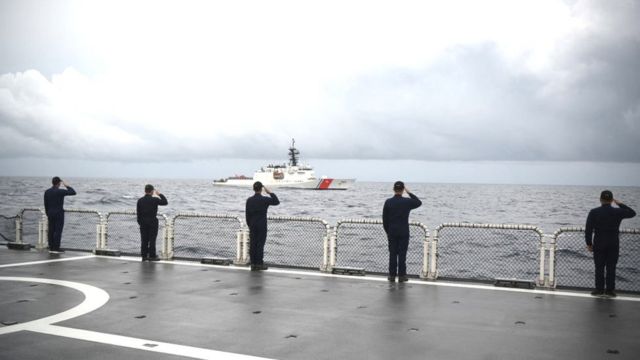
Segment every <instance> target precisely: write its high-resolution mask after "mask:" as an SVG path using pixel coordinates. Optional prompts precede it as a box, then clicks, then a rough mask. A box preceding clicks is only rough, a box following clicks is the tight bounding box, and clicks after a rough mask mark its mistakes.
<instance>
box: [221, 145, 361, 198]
mask: <svg viewBox="0 0 640 360" xmlns="http://www.w3.org/2000/svg"><path fill="white" fill-rule="evenodd" d="M295 144H296V141H295V139H294V140H292V142H291V147H290V148H289V163H288V164H278V165H273V164H270V165H267V166H263V167H262V168H260V169H259V170H257V171H256V172H255V173H254V174H253V177H249V176H244V175H235V176H230V177H228V178H225V179H219V180H214V181H213V185H215V186H234V187H251V186H252V185H253V183H254V182H256V181H260V182H262V184H264V185H265V186H266V187H268V188H277V187H280V188H296V189H310V190H347V189H348V188H350V187H351V186H352V185H353V184H354V183H355V181H356V179H335V178H329V177H325V176H323V177H320V178H317V177H316V176H315V172H314V170H313V168H312V167H311V166H309V165H307V164H301V163H300V162H299V155H300V151H298V149H296V147H295Z"/></svg>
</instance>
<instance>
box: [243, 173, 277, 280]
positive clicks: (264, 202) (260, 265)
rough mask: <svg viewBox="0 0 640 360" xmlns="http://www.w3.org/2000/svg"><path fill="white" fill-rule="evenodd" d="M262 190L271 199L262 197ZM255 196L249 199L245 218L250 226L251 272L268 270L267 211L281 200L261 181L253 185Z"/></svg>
mask: <svg viewBox="0 0 640 360" xmlns="http://www.w3.org/2000/svg"><path fill="white" fill-rule="evenodd" d="M262 190H264V192H266V193H267V194H269V197H267V196H262ZM253 191H254V192H255V194H254V195H253V196H252V197H250V198H248V199H247V204H246V208H245V216H246V219H247V226H249V239H250V240H249V241H250V243H249V257H250V259H251V271H259V270H266V269H267V266H265V264H264V260H263V258H264V244H265V243H266V242H267V209H268V208H269V205H274V206H275V205H278V204H280V200H278V197H277V196H276V194H274V193H272V192H271V191H269V189H267V188H266V187H265V186H263V185H262V183H261V182H260V181H256V182H255V183H254V184H253Z"/></svg>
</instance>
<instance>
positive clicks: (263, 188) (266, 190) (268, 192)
mask: <svg viewBox="0 0 640 360" xmlns="http://www.w3.org/2000/svg"><path fill="white" fill-rule="evenodd" d="M262 190H264V192H265V193H267V194H271V191H269V189H267V187H266V186H263V187H262Z"/></svg>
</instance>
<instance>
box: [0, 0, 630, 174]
mask: <svg viewBox="0 0 640 360" xmlns="http://www.w3.org/2000/svg"><path fill="white" fill-rule="evenodd" d="M639 59H640V1H630V0H616V1H610V0H601V1H593V0H588V1H569V0H567V1H560V0H555V1H554V0H532V1H524V0H523V1H512V0H504V1H474V0H469V1H456V0H453V1H451V0H448V1H388V2H381V1H371V0H367V1H322V2H307V1H300V0H296V1H217V2H214V1H157V0H155V1H132V0H128V1H113V0H110V1H30V0H29V1H25V0H16V1H8V0H0V175H50V172H51V171H52V170H55V167H58V166H62V164H65V166H66V167H64V168H65V169H69V170H68V171H71V173H72V175H99V176H101V175H102V174H101V173H100V172H97V173H96V171H97V170H95V169H98V168H100V169H108V170H106V172H107V174H113V175H117V176H137V172H136V171H134V170H132V169H138V170H137V171H138V172H139V171H140V169H142V171H145V170H144V169H148V171H157V172H165V173H168V174H167V176H169V175H171V167H172V166H173V167H175V166H177V167H178V168H180V169H182V172H181V173H180V174H181V175H183V176H185V175H186V176H189V175H193V176H195V177H201V176H204V177H207V176H216V177H220V176H225V175H231V174H232V173H235V172H238V173H239V172H245V173H247V172H250V170H253V169H255V168H256V167H258V166H260V164H261V163H262V162H263V161H266V160H282V161H284V160H286V148H287V147H288V145H289V143H290V139H291V138H294V137H295V138H296V141H297V144H298V145H299V148H300V150H301V151H302V153H303V155H304V156H305V158H306V159H316V161H317V162H319V163H322V164H323V167H322V170H323V172H325V173H329V174H327V175H330V176H331V175H336V176H346V175H350V176H353V175H351V173H352V172H353V168H354V166H356V165H354V163H353V160H355V159H364V160H371V161H373V162H367V164H368V167H369V168H371V169H373V168H380V167H385V166H388V165H389V164H391V163H392V160H394V159H400V160H403V161H405V162H404V163H403V164H412V165H407V166H406V167H402V166H396V167H395V168H393V170H394V172H396V171H397V172H400V173H401V174H399V176H397V177H402V176H403V174H402V173H403V172H405V173H406V174H407V175H410V176H411V177H415V178H416V179H417V180H424V181H428V180H433V179H432V178H430V177H429V175H427V174H426V172H427V171H426V170H425V169H416V168H417V167H421V166H419V164H427V163H432V162H433V163H434V164H445V165H446V164H450V165H451V164H462V165H460V166H462V167H464V168H465V169H468V171H467V172H465V173H464V174H460V177H461V181H463V182H474V181H473V179H472V178H470V176H472V175H473V174H477V169H478V164H487V163H488V162H489V163H493V164H502V165H501V166H503V167H504V168H505V169H511V171H512V172H515V173H512V174H511V175H510V176H509V177H505V180H504V181H505V182H511V181H515V182H519V181H525V182H526V180H509V179H514V178H516V179H520V178H521V177H523V176H522V174H521V173H518V171H520V170H517V169H518V167H517V166H516V167H514V166H513V164H515V163H517V164H527V163H529V164H533V165H531V166H533V168H536V169H537V168H539V165H540V164H551V165H549V166H550V167H547V168H546V169H547V170H551V169H552V168H553V167H554V166H555V167H556V168H557V167H558V166H557V164H561V163H562V162H567V164H574V165H568V166H569V167H571V168H573V169H574V170H573V171H574V172H573V173H572V174H573V175H570V176H568V177H566V176H565V177H561V178H560V179H564V180H557V182H566V183H577V184H578V183H583V182H585V179H584V178H583V177H584V176H586V175H587V174H591V172H594V171H593V169H598V168H599V166H601V168H602V169H620V170H621V171H622V170H623V171H624V172H625V174H626V175H625V179H626V180H625V179H622V180H621V179H618V178H616V176H618V175H616V174H615V171H614V173H613V174H611V175H607V176H609V177H607V176H603V177H601V178H599V180H597V181H595V180H594V181H593V182H597V183H603V184H606V183H608V182H611V183H615V184H627V185H640V165H639V164H640V147H639V145H638V144H639V140H640V60H639ZM52 159H55V160H53V161H52ZM236 159H246V160H247V161H241V162H238V161H237V160H236ZM326 159H331V160H332V162H328V161H325V160H326ZM252 160H253V161H252ZM407 161H408V162H407ZM332 163H333V164H335V166H332V165H331V164H332ZM51 164H53V165H54V169H51V166H52V165H51ZM141 164H144V165H141ZM198 164H199V165H198ZM202 164H208V165H207V166H203V165H202ZM212 164H213V165H212ZM234 164H238V165H242V168H241V169H238V171H233V172H232V173H230V174H223V173H220V172H221V171H222V170H224V171H232V170H231V168H232V167H233V165H234ZM385 164H386V165H385ZM416 164H418V165H416ZM575 164H578V165H575ZM580 164H585V165H584V168H583V167H581V165H580ZM587 164H588V165H587ZM598 164H599V165H598ZM216 166H217V170H215V171H214V170H212V169H213V168H216ZM456 166H458V165H456ZM518 166H520V165H518ZM522 166H525V167H526V165H522ZM368 167H367V166H360V165H358V166H357V169H358V172H359V173H358V174H356V175H360V176H357V177H359V178H364V179H368V180H387V178H386V177H385V178H383V176H380V175H377V174H378V170H368ZM203 168H204V169H206V170H203ZM424 168H426V166H425V167H424ZM441 168H442V169H441V171H443V172H447V171H449V170H450V171H452V172H453V173H456V171H455V166H453V167H449V168H448V167H447V166H444V165H443V166H441ZM480 168H482V166H480ZM530 168H531V167H530ZM71 169H74V170H71ZM91 169H94V170H91ZM127 169H129V170H127ZM587 169H591V170H587ZM74 171H75V173H74ZM422 171H424V172H425V174H424V176H421V174H422ZM522 171H524V170H522ZM332 172H333V173H332ZM360 173H361V174H360ZM524 173H526V171H525V172H524ZM594 173H597V171H595V172H594ZM394 176H395V175H394ZM450 177H451V176H450V174H449V175H447V176H444V177H443V178H445V179H448V178H450ZM547 178H548V176H547ZM436 180H437V179H436ZM494 181H495V182H501V181H499V180H497V181H496V180H494ZM529 181H530V182H543V183H544V181H543V180H540V181H538V180H529ZM554 181H555V180H554ZM554 181H551V182H554ZM587 182H588V181H587Z"/></svg>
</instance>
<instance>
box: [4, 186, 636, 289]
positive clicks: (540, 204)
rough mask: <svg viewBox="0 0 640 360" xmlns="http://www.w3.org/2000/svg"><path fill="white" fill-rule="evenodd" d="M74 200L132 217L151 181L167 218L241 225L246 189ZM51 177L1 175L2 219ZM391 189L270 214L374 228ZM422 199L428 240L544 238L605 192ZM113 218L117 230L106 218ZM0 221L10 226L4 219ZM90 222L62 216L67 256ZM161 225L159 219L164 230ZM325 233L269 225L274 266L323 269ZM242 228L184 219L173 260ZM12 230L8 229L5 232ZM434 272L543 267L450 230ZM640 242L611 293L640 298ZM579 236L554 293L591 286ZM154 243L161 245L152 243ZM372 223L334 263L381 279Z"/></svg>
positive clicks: (87, 189) (437, 190)
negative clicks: (150, 191) (435, 235)
mask: <svg viewBox="0 0 640 360" xmlns="http://www.w3.org/2000/svg"><path fill="white" fill-rule="evenodd" d="M66 180H67V181H68V182H69V184H70V185H72V186H73V187H74V188H75V189H76V191H77V192H78V195H76V196H72V197H67V198H66V202H65V206H66V208H67V209H86V210H96V211H98V212H100V213H106V212H113V211H121V210H135V205H136V201H137V199H138V198H139V197H140V196H142V195H143V188H144V185H145V184H146V183H151V184H153V185H154V186H155V187H156V188H157V189H158V190H160V191H161V192H162V193H163V194H165V195H166V196H167V198H168V200H169V205H168V206H166V207H161V208H160V210H161V212H163V213H164V214H166V215H168V216H170V217H171V216H173V215H176V214H177V213H179V212H188V213H193V212H196V213H206V214H228V215H234V216H238V217H240V218H241V219H243V218H244V205H245V200H246V198H247V197H249V196H251V195H252V194H253V192H252V191H251V190H249V189H238V188H226V187H214V186H213V185H212V181H208V180H176V179H146V180H141V179H99V178H70V179H66ZM48 187H49V179H48V178H19V177H0V215H5V216H14V215H16V214H17V213H18V212H19V211H20V210H21V209H23V208H34V207H36V208H37V207H42V198H43V192H44V191H45V190H46V189H47V188H48ZM391 187H392V184H391V183H376V182H357V183H356V185H355V187H354V188H352V189H350V190H346V191H313V190H295V189H274V191H275V192H276V194H277V195H278V197H279V199H280V201H281V203H280V205H279V206H275V207H271V208H270V210H269V214H270V215H279V216H294V217H314V218H321V219H324V220H326V221H327V222H328V223H329V224H330V225H335V224H336V223H337V222H338V221H339V220H342V219H381V214H382V206H383V204H384V201H385V199H387V198H388V197H390V196H392V191H391ZM407 187H408V188H409V189H411V191H412V192H414V193H415V194H416V195H417V196H418V197H419V198H420V199H421V200H422V202H423V205H422V206H421V207H420V208H418V209H416V210H414V211H412V213H411V220H413V221H419V222H421V223H423V224H425V225H426V226H427V227H428V228H429V229H430V230H431V231H432V230H433V229H435V228H436V227H437V226H438V225H440V224H442V223H463V222H466V223H493V224H520V225H533V226H537V227H538V228H539V229H541V230H542V231H543V232H544V233H545V234H549V235H551V234H553V233H554V232H555V231H556V230H557V229H559V228H561V227H582V226H584V223H585V219H586V216H587V214H588V212H589V210H590V209H592V208H594V207H597V206H599V200H598V197H599V194H600V192H601V191H602V190H603V188H602V187H590V186H540V185H474V184H424V183H423V184H420V183H415V184H413V183H407ZM610 190H612V191H613V193H614V195H615V197H616V198H617V199H619V200H621V201H623V202H625V203H626V204H627V205H629V206H631V207H632V208H634V209H636V210H637V209H638V208H639V207H640V187H612V188H610ZM111 220H113V221H111ZM111 220H110V223H109V246H110V247H112V248H117V249H120V250H121V251H124V252H128V253H132V254H135V253H137V251H139V250H138V248H139V235H138V228H137V224H136V223H135V218H134V217H132V216H130V215H129V216H126V215H122V216H113V217H112V218H111ZM5 222H6V221H5ZM94 223H95V218H92V219H91V218H89V217H86V216H84V217H83V216H82V215H78V214H74V215H73V216H71V215H69V216H68V217H67V220H66V224H65V231H64V234H63V247H70V248H74V246H75V244H80V245H79V246H80V247H77V248H87V247H88V248H91V247H92V244H93V243H94V242H95V240H94V239H95V226H94V225H93V224H94ZM161 224H162V222H161ZM622 228H628V229H631V228H633V229H640V217H636V218H633V219H628V220H625V221H624V222H623V223H622ZM36 229H37V214H34V213H31V217H30V219H29V224H28V226H27V225H25V229H24V231H25V232H24V236H25V238H29V239H30V242H33V241H34V239H36V238H37V233H36V231H35V230H36ZM323 229H324V227H323V226H319V225H318V224H317V223H316V224H313V223H291V222H278V221H271V222H270V223H269V235H268V240H267V246H266V248H265V260H266V261H267V262H270V263H275V264H280V265H289V266H302V267H308V268H318V267H319V266H320V265H321V259H322V246H321V244H322V237H323ZM236 230H237V222H236V223H233V221H231V222H227V223H225V222H224V221H222V220H216V221H211V220H206V221H205V220H202V219H198V218H181V219H180V221H177V222H176V224H175V232H176V236H175V239H176V241H175V256H177V257H188V258H199V257H204V256H222V257H229V258H233V257H234V256H235V250H236V247H235V240H234V239H235V231H236ZM7 231H9V232H10V230H7ZM439 235H440V241H439V243H438V272H439V276H440V277H444V278H463V279H476V280H491V279H494V278H499V277H500V278H513V277H515V278H519V279H529V280H533V279H535V278H536V277H537V276H538V271H539V270H538V269H539V261H538V256H539V248H538V246H539V238H538V237H537V235H536V234H535V233H533V232H521V231H515V230H487V229H481V230H477V229H454V228H447V229H444V230H443V231H441V233H440V234H439ZM421 236H422V235H421V234H420V231H419V229H417V228H416V227H412V240H411V242H410V246H409V253H408V255H407V269H408V272H409V274H413V275H417V274H420V271H421V269H422V252H423V250H422V246H423V244H422V243H421V241H420V239H421ZM639 236H640V235H633V234H631V235H629V234H628V235H625V236H623V237H621V241H622V243H623V246H622V248H623V250H622V252H621V257H620V261H619V265H618V274H617V279H618V284H619V286H618V288H619V289H621V290H629V291H640V241H638V240H640V239H639ZM583 237H584V235H582V234H581V233H570V234H567V235H566V236H565V237H564V238H561V239H559V240H558V251H557V253H556V254H557V259H556V274H557V280H558V284H559V285H561V286H571V287H583V288H588V287H591V286H592V283H593V275H592V273H593V262H592V260H591V256H590V254H588V253H587V252H586V251H585V245H584V239H583ZM160 243H161V241H160V240H159V244H160ZM386 246H387V245H386V238H385V237H384V232H383V231H382V229H381V227H380V226H379V225H345V226H343V227H342V228H341V231H340V232H339V236H338V247H337V256H336V259H337V265H338V266H353V267H362V268H365V269H366V271H368V272H377V273H384V272H386V266H387V265H386V264H387V256H388V252H387V248H386Z"/></svg>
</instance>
